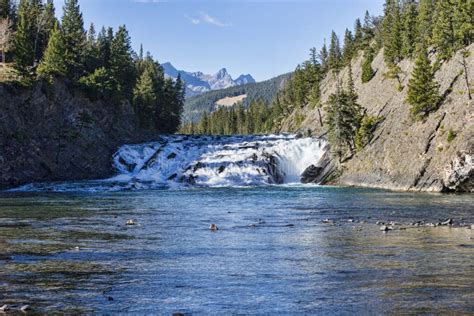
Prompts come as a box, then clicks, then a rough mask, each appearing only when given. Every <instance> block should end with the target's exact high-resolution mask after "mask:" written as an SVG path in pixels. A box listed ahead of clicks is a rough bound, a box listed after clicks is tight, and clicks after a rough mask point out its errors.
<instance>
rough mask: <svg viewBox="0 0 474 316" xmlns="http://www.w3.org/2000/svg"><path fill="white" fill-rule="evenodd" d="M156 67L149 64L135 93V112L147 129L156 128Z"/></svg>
mask: <svg viewBox="0 0 474 316" xmlns="http://www.w3.org/2000/svg"><path fill="white" fill-rule="evenodd" d="M155 79H156V68H155V67H154V66H153V65H151V64H149V65H148V66H147V67H145V70H144V71H143V73H142V74H141V75H140V77H139V79H138V81H137V84H136V86H135V89H134V93H133V95H134V96H133V104H134V107H135V113H137V114H138V118H139V120H140V126H141V127H142V128H145V129H154V128H155V120H156V112H155V111H156V104H157V100H158V94H157V91H156V82H155Z"/></svg>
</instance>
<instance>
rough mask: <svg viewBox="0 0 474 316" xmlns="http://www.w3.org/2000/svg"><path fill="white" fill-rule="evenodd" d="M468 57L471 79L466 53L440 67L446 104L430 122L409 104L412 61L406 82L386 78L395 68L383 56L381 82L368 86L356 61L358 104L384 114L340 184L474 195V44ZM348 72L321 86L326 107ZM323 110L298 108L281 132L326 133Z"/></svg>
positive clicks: (405, 65) (344, 167)
mask: <svg viewBox="0 0 474 316" xmlns="http://www.w3.org/2000/svg"><path fill="white" fill-rule="evenodd" d="M469 51H470V52H471V54H470V56H469V57H468V58H467V60H466V61H467V69H468V71H467V77H468V79H469V81H470V87H468V86H467V84H466V80H465V74H466V72H464V66H463V65H462V57H461V54H460V53H458V54H457V55H456V56H454V57H453V58H452V59H451V60H450V61H449V62H446V63H444V64H442V65H441V68H440V69H439V70H438V71H437V73H436V78H437V80H438V82H439V84H440V92H441V94H442V95H443V102H442V105H441V106H440V108H439V109H438V110H437V111H436V112H433V113H431V114H430V115H429V116H428V117H427V118H426V119H425V120H423V121H414V120H413V119H412V118H411V117H410V106H409V105H408V104H407V103H406V101H405V100H406V96H407V84H408V80H409V79H410V74H411V71H412V69H413V66H414V65H413V64H414V63H413V61H409V60H405V61H403V62H401V63H400V65H399V66H400V68H401V70H402V72H401V74H400V79H399V80H400V82H398V80H397V79H389V78H388V77H387V76H386V73H387V72H388V68H387V66H386V65H385V63H384V61H383V52H382V51H381V52H379V54H378V55H377V56H376V58H375V59H374V61H373V64H372V67H373V69H374V70H375V71H376V75H375V77H374V78H373V79H372V80H371V81H370V82H368V83H365V84H363V83H362V82H361V73H362V69H361V62H362V56H358V58H356V59H355V60H353V62H352V69H353V74H354V79H355V85H356V90H357V92H358V94H359V103H360V105H362V106H363V108H364V109H366V111H367V114H369V115H373V116H379V117H380V118H381V122H380V123H379V124H378V126H377V128H376V131H375V133H374V135H373V138H372V140H371V141H370V143H369V145H368V146H366V147H365V148H364V149H363V150H361V151H359V152H358V153H357V154H355V155H354V156H353V157H352V158H350V159H348V160H346V161H345V162H344V163H342V164H339V166H338V169H339V172H338V173H337V174H338V175H340V176H339V178H338V179H337V180H336V181H335V183H337V184H340V185H356V186H366V187H374V188H385V189H393V190H410V191H432V192H447V191H463V192H473V190H474V162H473V155H474V101H473V100H469V98H468V89H471V91H472V90H473V87H474V45H472V46H471V47H469ZM347 71H348V70H347V68H346V69H344V70H343V71H342V72H341V73H340V74H339V75H338V76H336V75H335V74H329V75H328V76H327V77H326V78H325V80H324V81H323V83H322V86H321V91H322V101H323V103H325V102H326V101H327V99H328V97H329V95H331V94H332V93H334V92H335V90H336V82H337V81H336V80H337V79H338V78H339V79H341V80H347ZM324 117H325V113H324V109H322V110H318V109H313V108H310V107H309V106H307V107H304V108H301V109H296V110H295V111H294V112H293V113H292V114H291V115H290V116H289V117H288V118H287V119H285V120H284V121H283V124H282V127H281V131H301V132H308V130H309V131H310V132H312V133H313V134H314V135H322V134H324V133H325V126H324V124H323V125H321V122H324Z"/></svg>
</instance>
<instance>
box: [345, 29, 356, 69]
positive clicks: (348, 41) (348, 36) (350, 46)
mask: <svg viewBox="0 0 474 316" xmlns="http://www.w3.org/2000/svg"><path fill="white" fill-rule="evenodd" d="M354 53H355V51H354V38H353V37H352V32H351V31H349V30H348V29H346V33H345V35H344V49H343V53H342V59H343V61H344V64H345V65H347V64H349V63H350V62H351V60H352V57H354Z"/></svg>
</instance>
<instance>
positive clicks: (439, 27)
mask: <svg viewBox="0 0 474 316" xmlns="http://www.w3.org/2000/svg"><path fill="white" fill-rule="evenodd" d="M432 42H433V45H434V47H435V48H436V51H437V53H438V59H439V60H445V59H449V58H450V57H451V56H452V55H453V53H454V51H455V48H456V37H455V33H454V6H453V5H452V3H451V1H450V0H438V3H437V6H436V16H435V23H434V26H433V38H432Z"/></svg>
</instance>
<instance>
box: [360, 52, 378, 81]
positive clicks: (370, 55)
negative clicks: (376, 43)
mask: <svg viewBox="0 0 474 316" xmlns="http://www.w3.org/2000/svg"><path fill="white" fill-rule="evenodd" d="M373 61H374V49H373V48H372V46H368V47H367V48H366V49H365V50H364V61H363V62H362V83H367V82H369V81H370V80H371V79H372V78H373V77H374V75H375V71H374V69H373V68H372V62H373Z"/></svg>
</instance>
